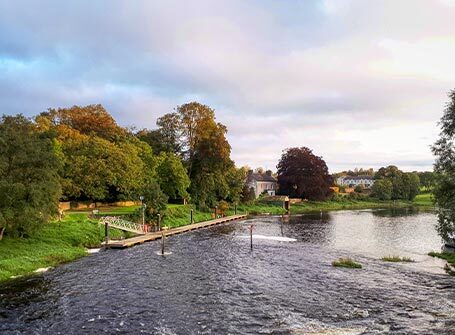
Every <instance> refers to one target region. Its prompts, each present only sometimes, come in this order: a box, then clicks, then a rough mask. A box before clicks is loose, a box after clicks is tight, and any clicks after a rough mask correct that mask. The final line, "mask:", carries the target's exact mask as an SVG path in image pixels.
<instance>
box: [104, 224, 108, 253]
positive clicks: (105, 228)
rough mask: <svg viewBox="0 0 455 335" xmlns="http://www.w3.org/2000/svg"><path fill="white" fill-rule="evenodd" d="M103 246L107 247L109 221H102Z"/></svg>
mask: <svg viewBox="0 0 455 335" xmlns="http://www.w3.org/2000/svg"><path fill="white" fill-rule="evenodd" d="M104 240H105V244H104V248H105V249H107V247H108V243H109V221H107V220H106V221H104Z"/></svg>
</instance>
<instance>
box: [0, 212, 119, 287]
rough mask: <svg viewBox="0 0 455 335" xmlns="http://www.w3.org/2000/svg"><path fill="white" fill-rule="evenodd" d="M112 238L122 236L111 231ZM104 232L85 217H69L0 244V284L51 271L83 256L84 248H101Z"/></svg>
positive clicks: (7, 239) (113, 230)
mask: <svg viewBox="0 0 455 335" xmlns="http://www.w3.org/2000/svg"><path fill="white" fill-rule="evenodd" d="M110 235H111V236H112V237H114V238H115V237H120V236H122V235H123V234H122V232H120V231H118V230H115V229H111V231H110ZM103 237H104V228H103V227H102V226H100V225H98V223H97V221H93V220H89V219H88V217H87V214H84V213H80V214H69V215H66V217H65V219H63V220H62V221H61V222H58V221H57V222H50V223H49V224H47V225H45V226H44V227H43V228H42V229H41V230H39V231H38V232H37V233H36V234H35V235H34V236H33V237H30V238H10V237H8V236H5V237H4V239H3V240H2V241H0V281H2V280H5V279H8V278H10V277H12V276H19V275H25V274H29V273H32V272H33V271H35V270H36V269H38V268H46V267H53V266H56V265H58V264H62V263H65V262H69V261H72V260H74V259H77V258H79V257H82V256H84V255H86V253H87V252H86V248H96V247H99V246H100V245H101V241H102V240H103Z"/></svg>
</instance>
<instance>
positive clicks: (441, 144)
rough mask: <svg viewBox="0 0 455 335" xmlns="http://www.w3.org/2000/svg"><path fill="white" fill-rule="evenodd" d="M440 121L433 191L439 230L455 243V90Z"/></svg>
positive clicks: (435, 153)
mask: <svg viewBox="0 0 455 335" xmlns="http://www.w3.org/2000/svg"><path fill="white" fill-rule="evenodd" d="M449 98H450V100H449V102H448V104H447V105H446V108H445V110H444V114H443V116H442V118H441V121H440V123H439V125H440V127H441V133H440V134H439V139H438V140H437V141H436V143H435V144H434V145H433V148H432V150H433V154H434V155H435V156H436V163H435V165H434V170H435V172H436V174H437V177H436V181H435V185H434V189H433V193H434V198H435V201H436V204H437V205H438V218H439V220H438V221H439V224H438V232H439V234H440V235H441V236H442V238H443V239H444V240H446V241H447V242H448V243H450V244H451V245H455V90H452V91H451V92H450V93H449Z"/></svg>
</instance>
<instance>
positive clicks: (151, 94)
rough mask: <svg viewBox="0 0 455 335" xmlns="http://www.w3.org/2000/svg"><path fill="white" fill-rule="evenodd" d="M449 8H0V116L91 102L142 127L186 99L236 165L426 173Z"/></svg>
mask: <svg viewBox="0 0 455 335" xmlns="http://www.w3.org/2000/svg"><path fill="white" fill-rule="evenodd" d="M454 17H455V1H453V0H426V1H419V0H409V1H404V0H392V1H372V0H369V1H362V0H359V1H343V0H325V1H322V0H321V1H309V0H308V1H297V0H296V1H271V0H270V1H267V0H257V1H247V0H238V1H236V0H227V1H218V0H206V1H196V0H192V1H183V0H181V1H173V0H166V1H138V0H133V1H120V0H119V1H69V0H65V1H60V0H55V1H21V0H18V1H10V0H0V113H2V114H16V113H23V114H25V115H28V116H32V115H35V114H37V113H39V112H41V111H44V110H46V109H47V108H48V107H64V106H72V105H75V104H77V105H85V104H92V103H101V104H103V105H104V106H105V107H106V108H107V109H108V110H109V112H110V113H111V114H113V116H114V117H115V118H116V119H117V120H118V122H119V123H120V124H122V125H129V126H130V125H133V126H136V127H137V128H144V127H147V128H154V127H155V121H156V119H157V117H159V116H161V115H163V114H165V113H168V112H171V111H172V110H173V108H174V107H175V106H176V105H179V104H182V103H185V102H189V101H193V100H196V101H199V102H202V103H204V104H207V105H209V106H211V107H213V108H214V109H215V110H216V115H217V119H218V121H220V122H222V123H224V124H225V125H227V127H228V129H229V134H228V137H229V141H230V143H231V145H232V157H233V159H234V160H235V161H236V163H237V165H239V166H240V165H245V164H247V165H249V166H251V167H258V166H262V167H266V168H271V169H275V166H276V164H277V161H278V159H279V157H280V155H281V151H282V150H283V149H284V148H287V147H292V146H308V147H310V148H312V149H313V151H314V152H315V153H316V154H317V155H320V156H323V157H324V159H325V160H326V162H327V164H328V166H329V168H330V170H331V171H332V172H335V171H339V170H342V169H348V168H354V167H375V168H377V167H380V166H383V165H388V164H395V165H398V166H399V167H401V168H403V169H405V170H425V169H431V166H432V163H433V157H432V155H431V152H430V149H429V146H430V145H431V143H433V142H434V140H435V139H436V137H437V134H438V132H439V131H438V128H437V121H438V119H439V118H440V117H441V115H442V111H443V109H444V105H445V103H446V102H447V93H448V91H449V90H451V89H453V88H455V61H454V60H455V24H454V22H455V21H454Z"/></svg>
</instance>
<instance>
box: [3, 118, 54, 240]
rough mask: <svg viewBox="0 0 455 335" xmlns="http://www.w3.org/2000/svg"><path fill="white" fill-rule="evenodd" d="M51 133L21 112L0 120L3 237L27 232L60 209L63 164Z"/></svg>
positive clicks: (26, 233) (23, 234)
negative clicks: (60, 182) (59, 174)
mask: <svg viewBox="0 0 455 335" xmlns="http://www.w3.org/2000/svg"><path fill="white" fill-rule="evenodd" d="M56 150H57V148H56V145H55V141H54V140H53V138H52V136H51V134H49V133H42V132H39V131H38V129H37V127H36V125H35V124H34V123H32V122H31V121H30V120H29V119H27V118H25V117H24V116H22V115H17V116H3V117H2V118H1V121H0V239H1V237H2V235H3V232H4V231H5V232H6V233H7V234H11V235H13V236H27V235H29V234H30V233H32V232H33V231H34V230H35V229H37V228H38V227H40V226H41V225H43V224H44V223H46V222H47V221H48V220H49V219H50V218H51V217H52V216H53V215H55V214H57V213H58V199H59V196H60V184H59V177H58V171H59V168H60V165H59V161H58V158H57V155H56V152H55V151H56Z"/></svg>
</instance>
